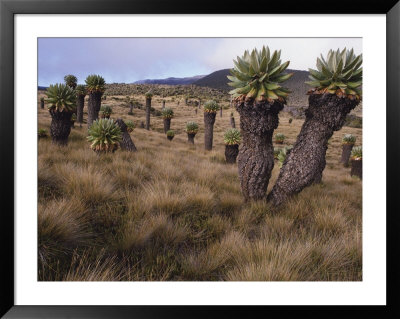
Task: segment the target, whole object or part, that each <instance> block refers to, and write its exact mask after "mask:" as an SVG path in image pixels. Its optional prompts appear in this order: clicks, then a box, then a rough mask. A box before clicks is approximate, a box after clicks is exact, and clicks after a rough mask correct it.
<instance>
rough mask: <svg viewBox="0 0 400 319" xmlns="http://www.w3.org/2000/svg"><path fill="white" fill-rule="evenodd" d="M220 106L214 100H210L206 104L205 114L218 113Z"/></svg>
mask: <svg viewBox="0 0 400 319" xmlns="http://www.w3.org/2000/svg"><path fill="white" fill-rule="evenodd" d="M219 108H220V107H219V105H218V103H217V102H215V101H214V100H209V101H207V102H206V103H205V104H204V112H207V113H217V111H218V110H219Z"/></svg>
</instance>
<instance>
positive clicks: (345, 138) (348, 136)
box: [342, 134, 356, 145]
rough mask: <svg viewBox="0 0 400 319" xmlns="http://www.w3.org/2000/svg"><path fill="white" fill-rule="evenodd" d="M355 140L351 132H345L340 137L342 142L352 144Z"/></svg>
mask: <svg viewBox="0 0 400 319" xmlns="http://www.w3.org/2000/svg"><path fill="white" fill-rule="evenodd" d="M355 142H356V137H355V136H354V135H352V134H345V135H344V136H343V139H342V144H353V145H354V143H355Z"/></svg>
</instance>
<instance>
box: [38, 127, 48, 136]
mask: <svg viewBox="0 0 400 319" xmlns="http://www.w3.org/2000/svg"><path fill="white" fill-rule="evenodd" d="M38 137H39V138H43V137H47V130H46V129H44V128H40V129H38Z"/></svg>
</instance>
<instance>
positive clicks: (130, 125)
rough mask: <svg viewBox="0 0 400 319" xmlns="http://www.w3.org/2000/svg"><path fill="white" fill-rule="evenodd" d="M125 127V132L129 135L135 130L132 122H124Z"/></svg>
mask: <svg viewBox="0 0 400 319" xmlns="http://www.w3.org/2000/svg"><path fill="white" fill-rule="evenodd" d="M125 124H126V126H127V131H128V132H129V133H131V132H132V131H133V130H134V129H135V123H133V122H132V121H130V120H129V121H126V122H125Z"/></svg>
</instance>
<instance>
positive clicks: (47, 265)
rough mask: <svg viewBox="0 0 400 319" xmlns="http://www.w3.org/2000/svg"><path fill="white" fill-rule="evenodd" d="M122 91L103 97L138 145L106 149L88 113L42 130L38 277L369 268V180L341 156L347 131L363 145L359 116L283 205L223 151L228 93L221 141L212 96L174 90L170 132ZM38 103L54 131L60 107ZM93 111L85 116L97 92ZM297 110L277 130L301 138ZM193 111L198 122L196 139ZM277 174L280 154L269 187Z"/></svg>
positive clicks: (358, 274) (172, 276)
mask: <svg viewBox="0 0 400 319" xmlns="http://www.w3.org/2000/svg"><path fill="white" fill-rule="evenodd" d="M40 97H44V92H43V91H40V92H39V95H38V101H39V99H40ZM132 97H133V98H135V100H137V101H140V102H141V103H142V104H144V103H145V98H144V96H143V95H136V96H132ZM124 98H125V96H110V95H108V96H107V99H106V100H103V101H102V105H109V106H111V107H112V109H113V114H112V115H111V118H114V119H117V118H122V119H124V120H132V121H133V122H134V123H135V124H136V128H135V130H134V131H133V132H132V133H131V137H132V140H133V141H134V143H135V145H136V147H137V149H138V151H137V152H135V153H131V152H126V151H122V150H117V151H116V152H115V153H113V154H102V155H97V154H96V153H95V152H93V151H92V150H91V149H90V148H89V143H88V142H87V140H86V136H87V125H86V124H83V125H82V127H79V124H78V123H75V128H73V129H72V131H71V134H70V136H69V143H68V146H67V147H60V146H57V145H54V144H52V142H51V138H50V137H47V138H40V139H39V140H38V280H40V281H54V280H56V281H68V280H70V281H120V280H122V281H136V280H151V281H163V280H169V281H178V280H179V281H181V280H183V281H204V280H206V281H215V280H222V281H226V280H228V281H264V280H269V281H289V280H290V281H328V280H330V281H360V280H362V182H361V181H360V180H359V179H358V178H355V177H351V176H350V168H349V167H343V165H341V164H340V163H339V160H340V156H341V149H342V147H341V140H342V137H343V135H344V134H347V133H351V134H353V135H355V136H356V138H357V142H356V145H361V144H362V129H361V128H351V127H343V128H342V129H341V130H340V131H338V132H335V133H334V135H333V137H332V138H331V139H330V141H329V147H328V151H327V156H326V161H327V165H326V168H325V170H324V173H323V180H322V183H321V184H318V185H313V186H310V187H308V188H306V189H304V190H303V191H302V192H301V193H300V194H298V195H297V196H295V197H294V198H292V199H291V200H290V201H289V202H287V203H286V204H284V205H283V206H281V207H279V208H275V207H272V206H271V205H269V204H268V203H267V202H265V201H259V202H253V203H245V202H244V200H243V196H242V194H241V188H240V184H239V178H238V169H237V165H236V164H227V163H226V162H225V156H224V149H225V145H224V142H223V134H224V132H225V131H226V130H227V129H228V128H230V113H231V112H233V114H234V117H235V121H236V127H237V128H239V115H238V114H237V112H236V111H234V110H233V109H232V108H229V103H227V102H223V104H222V105H223V106H224V110H223V112H222V117H221V116H220V113H219V112H218V113H217V117H216V122H215V125H214V145H213V150H212V151H205V150H204V122H203V110H202V108H200V109H197V113H196V112H195V110H196V107H194V106H185V104H184V102H183V97H178V98H175V100H174V101H172V99H171V97H166V98H164V99H165V100H166V106H167V107H170V108H172V109H173V110H174V113H175V117H174V118H173V119H172V122H171V129H173V130H174V131H175V138H174V139H173V140H172V141H168V140H167V138H166V136H165V134H164V131H163V121H162V118H161V116H153V115H152V116H151V130H150V131H147V130H145V129H144V128H140V123H141V122H144V121H145V111H144V109H143V110H141V109H137V108H134V109H133V115H128V112H129V107H128V106H126V105H125V103H124V102H123V101H124ZM179 98H180V103H179V105H178V104H177V101H178V99H179ZM162 99H163V98H162V97H161V96H157V95H155V96H153V99H152V106H153V107H154V108H155V109H157V110H161V107H162ZM39 104H40V103H39V102H38V128H45V129H47V131H48V132H49V130H50V129H49V128H50V122H51V117H50V115H49V113H48V110H47V109H46V108H45V109H41V108H40V105H39ZM84 111H85V113H84V119H85V120H86V118H87V114H86V112H87V101H86V102H85V109H84ZM352 114H357V115H361V110H360V108H357V109H356V110H354V111H353V112H352ZM290 117H291V116H290V115H289V114H288V113H286V112H281V113H280V114H279V119H280V123H279V127H278V128H277V129H276V130H275V134H276V133H283V134H285V136H286V137H287V138H286V140H285V142H284V144H283V145H279V147H282V146H285V145H287V146H289V145H293V144H294V142H295V140H296V137H297V135H298V133H299V131H300V128H301V125H302V124H303V122H304V120H303V119H296V118H294V119H293V121H292V122H291V123H289V118H290ZM188 121H195V122H197V123H198V124H199V127H200V129H199V133H198V134H197V135H196V137H195V144H194V145H191V144H189V143H188V142H187V134H186V132H185V124H186V122H188ZM278 174H279V167H278V165H276V164H275V166H274V169H273V172H272V177H271V180H270V183H269V189H268V191H269V190H270V189H271V188H272V186H273V185H274V183H275V180H276V178H277V176H278Z"/></svg>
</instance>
